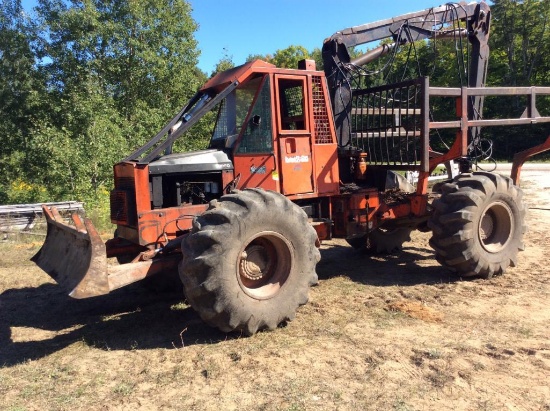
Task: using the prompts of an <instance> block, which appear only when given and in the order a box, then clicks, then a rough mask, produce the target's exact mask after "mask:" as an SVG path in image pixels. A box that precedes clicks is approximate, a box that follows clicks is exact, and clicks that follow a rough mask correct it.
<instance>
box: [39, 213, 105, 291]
mask: <svg viewBox="0 0 550 411" xmlns="http://www.w3.org/2000/svg"><path fill="white" fill-rule="evenodd" d="M42 210H43V212H44V216H45V217H46V221H47V223H48V232H47V235H46V241H45V242H44V244H43V245H42V248H41V249H40V250H39V251H38V253H36V255H35V256H34V257H32V258H31V260H32V261H34V262H35V263H36V264H37V265H38V266H39V267H40V268H41V269H43V270H44V271H45V272H46V273H48V274H49V275H50V276H51V277H52V278H53V279H54V280H55V281H56V282H57V283H58V284H60V285H61V286H63V287H64V288H66V289H67V291H68V292H69V295H70V296H71V297H73V298H87V297H93V296H97V295H103V294H107V293H108V292H109V291H110V290H109V288H110V287H109V280H108V272H107V253H106V248H105V244H104V243H103V241H102V240H101V238H100V237H99V234H98V233H97V230H96V229H95V227H94V226H93V224H92V222H91V221H90V220H88V219H84V222H82V219H81V218H80V216H78V214H73V216H72V218H73V222H74V227H73V226H70V225H68V224H66V223H64V222H63V219H62V217H61V216H60V215H59V212H58V211H57V210H56V209H55V208H54V207H52V208H51V209H49V208H48V207H47V206H44V205H43V206H42Z"/></svg>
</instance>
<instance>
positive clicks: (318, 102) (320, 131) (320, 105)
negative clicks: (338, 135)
mask: <svg viewBox="0 0 550 411" xmlns="http://www.w3.org/2000/svg"><path fill="white" fill-rule="evenodd" d="M312 80H313V82H312V90H311V95H312V96H313V121H314V123H315V144H330V143H332V142H333V141H332V135H331V133H330V123H329V118H328V112H327V106H326V104H325V94H324V93H323V84H322V83H321V81H322V79H321V77H319V76H313V78H312Z"/></svg>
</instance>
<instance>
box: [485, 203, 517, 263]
mask: <svg viewBox="0 0 550 411" xmlns="http://www.w3.org/2000/svg"><path fill="white" fill-rule="evenodd" d="M512 222H513V216H512V210H511V209H510V207H508V205H507V204H506V203H503V202H501V201H496V202H493V203H491V204H489V206H488V207H487V208H486V209H485V211H484V212H483V215H482V216H481V219H480V221H479V228H478V235H479V240H480V242H481V245H482V246H483V248H484V249H485V250H487V251H488V252H490V253H498V252H499V251H501V250H503V249H504V248H506V245H507V244H508V242H509V241H510V239H511V238H512V235H513V224H512Z"/></svg>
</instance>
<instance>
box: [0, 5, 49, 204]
mask: <svg viewBox="0 0 550 411" xmlns="http://www.w3.org/2000/svg"><path fill="white" fill-rule="evenodd" d="M34 33H35V27H34V26H33V24H32V21H31V19H30V18H29V16H28V15H26V14H25V13H24V11H23V8H22V7H21V2H20V0H0V138H1V139H2V144H1V145H0V203H5V202H9V201H11V200H12V197H14V196H15V197H16V200H17V198H18V197H21V196H23V197H24V196H25V195H26V196H27V197H29V198H31V199H32V198H37V193H38V191H37V190H36V189H35V188H36V187H34V188H31V186H30V185H29V184H23V179H22V175H23V174H24V172H25V170H26V166H25V163H26V162H27V161H28V158H27V153H28V145H29V134H30V130H31V129H32V127H33V125H34V123H35V113H36V111H37V110H39V106H40V101H41V93H42V91H43V89H42V87H41V83H40V81H39V77H38V73H37V71H36V69H35V65H34V54H33V51H32V47H31V46H32V42H33V39H34ZM25 193H26V194H25Z"/></svg>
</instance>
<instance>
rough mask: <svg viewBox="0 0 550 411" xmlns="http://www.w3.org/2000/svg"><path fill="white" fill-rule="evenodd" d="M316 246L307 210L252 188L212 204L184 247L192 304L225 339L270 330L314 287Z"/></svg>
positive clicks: (287, 317) (185, 276)
mask: <svg viewBox="0 0 550 411" xmlns="http://www.w3.org/2000/svg"><path fill="white" fill-rule="evenodd" d="M316 240H317V234H316V232H315V230H314V229H313V227H312V226H311V225H310V224H309V222H308V219H307V215H306V214H305V213H304V211H303V210H302V209H301V208H300V207H298V206H297V205H295V204H294V203H292V202H291V201H290V200H288V199H287V198H286V197H284V196H282V195H281V194H279V193H276V192H273V191H264V190H261V189H247V190H244V191H238V192H235V193H233V194H229V195H226V196H223V197H222V198H221V199H220V200H217V201H212V202H211V203H210V206H209V208H208V210H207V211H206V212H204V213H203V214H202V215H200V216H198V217H196V218H195V220H194V222H193V230H192V233H191V234H189V235H188V236H187V237H186V238H185V239H184V240H183V242H182V252H183V260H182V262H181V264H180V276H181V280H182V282H183V285H184V290H185V295H186V297H187V300H188V301H189V303H190V304H191V306H192V307H193V308H194V309H195V310H196V311H197V312H198V313H199V315H200V316H201V318H202V319H203V320H204V321H205V322H206V323H207V324H209V325H211V326H214V327H217V328H219V329H220V330H222V331H224V332H230V331H235V330H236V331H242V332H244V333H245V334H247V335H251V334H254V333H256V332H257V331H258V330H261V329H269V330H272V329H274V328H276V327H277V326H278V325H279V324H280V323H282V322H284V321H288V320H292V319H293V318H294V316H295V313H296V310H297V308H298V307H299V306H300V305H303V304H305V303H306V302H307V301H308V293H309V287H310V286H311V285H313V284H316V283H317V274H316V272H315V266H316V264H317V262H318V261H319V259H320V253H319V250H318V249H317V247H316V246H315V243H316Z"/></svg>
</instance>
